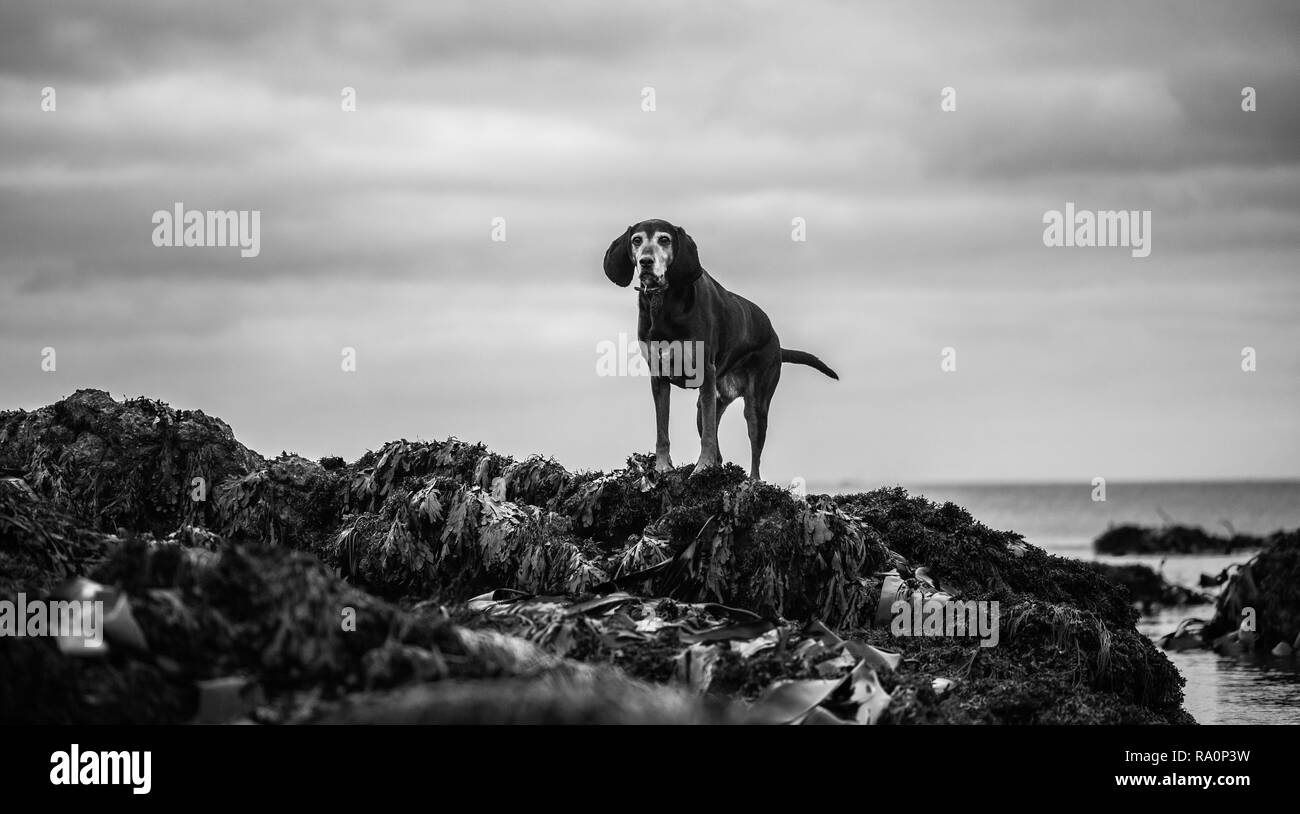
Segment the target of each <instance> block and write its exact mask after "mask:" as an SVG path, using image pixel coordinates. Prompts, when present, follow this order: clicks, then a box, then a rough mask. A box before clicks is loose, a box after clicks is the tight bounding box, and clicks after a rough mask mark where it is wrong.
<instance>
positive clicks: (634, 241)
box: [632, 237, 641, 246]
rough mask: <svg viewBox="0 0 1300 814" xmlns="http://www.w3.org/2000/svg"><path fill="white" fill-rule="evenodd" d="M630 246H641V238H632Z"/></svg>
mask: <svg viewBox="0 0 1300 814" xmlns="http://www.w3.org/2000/svg"><path fill="white" fill-rule="evenodd" d="M632 245H633V246H640V245H641V238H639V237H634V238H632Z"/></svg>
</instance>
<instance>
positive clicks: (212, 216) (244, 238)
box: [152, 201, 262, 257]
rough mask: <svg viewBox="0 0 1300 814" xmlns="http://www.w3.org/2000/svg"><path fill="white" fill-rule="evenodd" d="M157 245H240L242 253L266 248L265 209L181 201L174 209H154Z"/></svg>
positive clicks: (154, 232)
mask: <svg viewBox="0 0 1300 814" xmlns="http://www.w3.org/2000/svg"><path fill="white" fill-rule="evenodd" d="M152 222H153V224H154V230H153V245H155V246H158V247H160V248H162V247H173V248H177V247H184V248H195V247H208V248H215V247H228V248H233V247H236V246H237V247H239V256H240V257H257V255H259V254H261V252H262V211H261V210H260V209H254V210H252V211H249V210H247V209H227V210H224V211H223V210H211V209H210V210H207V211H206V212H204V211H200V210H197V209H190V210H188V211H187V210H186V209H185V204H183V203H181V202H180V201H177V202H176V204H175V205H174V206H173V207H172V209H171V210H170V211H169V210H166V209H159V210H158V211H157V212H154V213H153V221H152Z"/></svg>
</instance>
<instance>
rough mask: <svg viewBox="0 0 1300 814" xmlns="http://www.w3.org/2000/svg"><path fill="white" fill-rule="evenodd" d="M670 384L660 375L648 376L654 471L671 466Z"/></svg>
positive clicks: (661, 470)
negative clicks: (653, 414) (651, 411)
mask: <svg viewBox="0 0 1300 814" xmlns="http://www.w3.org/2000/svg"><path fill="white" fill-rule="evenodd" d="M671 392H672V385H671V384H669V382H668V380H667V379H665V378H663V377H661V376H651V377H650V393H651V395H653V396H654V400H655V471H656V472H667V471H668V470H670V469H672V468H673V459H672V458H671V457H670V456H669V455H668V400H669V399H668V397H669V395H670V393H671Z"/></svg>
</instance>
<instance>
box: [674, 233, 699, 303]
mask: <svg viewBox="0 0 1300 814" xmlns="http://www.w3.org/2000/svg"><path fill="white" fill-rule="evenodd" d="M673 229H674V230H675V231H676V232H677V234H676V235H675V236H674V240H673V262H672V263H670V264H669V265H668V285H670V286H673V287H674V288H681V287H683V286H688V285H691V284H693V283H694V282H695V281H696V280H698V279H700V275H701V274H703V273H704V269H703V268H701V267H700V250H699V249H697V248H696V247H695V241H694V240H692V239H691V236H690V235H688V234H686V230H685V229H683V228H681V227H680V226H675V227H673Z"/></svg>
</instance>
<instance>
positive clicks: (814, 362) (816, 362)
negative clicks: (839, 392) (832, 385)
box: [781, 348, 839, 379]
mask: <svg viewBox="0 0 1300 814" xmlns="http://www.w3.org/2000/svg"><path fill="white" fill-rule="evenodd" d="M781 361H782V362H783V363H788V364H792V365H807V366H808V367H813V368H817V369H818V370H820V371H821V372H822V373H825V374H826V375H827V376H830V377H831V378H832V379H839V374H837V373H836V372H835V371H833V370H831V369H830V368H829V367H827V366H826V363H825V362H823V361H822V360H821V359H818V358H817V357H816V356H813V355H812V354H811V353H808V352H807V351H802V350H790V349H789V348H781Z"/></svg>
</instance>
